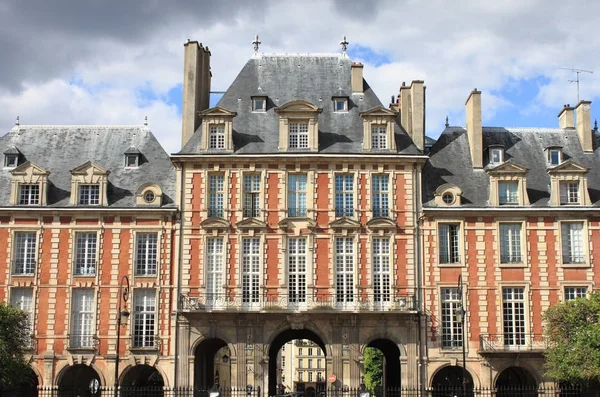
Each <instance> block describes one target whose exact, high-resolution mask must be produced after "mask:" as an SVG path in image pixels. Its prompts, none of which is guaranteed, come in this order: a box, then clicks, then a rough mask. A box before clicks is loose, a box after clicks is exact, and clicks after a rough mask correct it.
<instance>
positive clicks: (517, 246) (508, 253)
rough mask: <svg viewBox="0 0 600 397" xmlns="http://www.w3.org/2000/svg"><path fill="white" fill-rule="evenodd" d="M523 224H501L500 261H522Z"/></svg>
mask: <svg viewBox="0 0 600 397" xmlns="http://www.w3.org/2000/svg"><path fill="white" fill-rule="evenodd" d="M522 261H523V259H522V257H521V225H520V224H518V223H503V224H500V262H501V263H521V262H522Z"/></svg>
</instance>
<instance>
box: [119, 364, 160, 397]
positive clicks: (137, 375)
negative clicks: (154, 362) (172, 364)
mask: <svg viewBox="0 0 600 397" xmlns="http://www.w3.org/2000/svg"><path fill="white" fill-rule="evenodd" d="M164 385H165V382H164V380H163V377H162V375H161V374H160V372H158V370H157V369H156V368H154V367H151V366H149V365H136V366H134V367H131V368H130V369H129V370H128V371H127V372H126V373H125V374H124V375H123V378H122V380H121V395H122V396H124V397H125V396H131V397H133V396H136V395H148V394H152V396H156V397H160V396H162V395H163V387H164Z"/></svg>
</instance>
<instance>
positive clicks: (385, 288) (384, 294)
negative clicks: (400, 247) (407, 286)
mask: <svg viewBox="0 0 600 397" xmlns="http://www.w3.org/2000/svg"><path fill="white" fill-rule="evenodd" d="M371 257H372V269H373V270H372V272H373V273H372V277H373V302H374V303H375V304H376V305H381V304H387V303H390V302H391V301H392V266H391V258H392V242H391V241H390V238H389V237H381V236H378V237H373V238H372V239H371Z"/></svg>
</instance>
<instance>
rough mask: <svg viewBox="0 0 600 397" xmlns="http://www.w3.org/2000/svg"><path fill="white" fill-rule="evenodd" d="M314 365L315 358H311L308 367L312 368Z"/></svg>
mask: <svg viewBox="0 0 600 397" xmlns="http://www.w3.org/2000/svg"><path fill="white" fill-rule="evenodd" d="M309 355H310V354H309ZM312 367H313V360H312V358H309V359H308V368H312Z"/></svg>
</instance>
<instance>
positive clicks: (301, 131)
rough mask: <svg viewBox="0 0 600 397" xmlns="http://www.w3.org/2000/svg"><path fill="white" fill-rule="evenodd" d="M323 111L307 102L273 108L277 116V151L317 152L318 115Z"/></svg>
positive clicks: (294, 102) (299, 101)
mask: <svg viewBox="0 0 600 397" xmlns="http://www.w3.org/2000/svg"><path fill="white" fill-rule="evenodd" d="M322 111H323V109H321V108H318V107H316V106H315V105H313V104H312V103H310V102H307V101H301V100H298V101H291V102H288V103H286V104H283V105H281V106H279V107H277V108H275V112H276V113H277V114H278V115H279V151H288V150H290V149H292V150H297V149H302V150H306V151H311V152H316V151H318V150H319V113H321V112H322Z"/></svg>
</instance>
